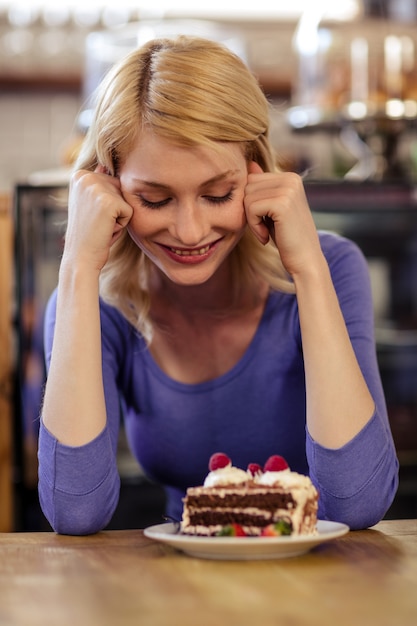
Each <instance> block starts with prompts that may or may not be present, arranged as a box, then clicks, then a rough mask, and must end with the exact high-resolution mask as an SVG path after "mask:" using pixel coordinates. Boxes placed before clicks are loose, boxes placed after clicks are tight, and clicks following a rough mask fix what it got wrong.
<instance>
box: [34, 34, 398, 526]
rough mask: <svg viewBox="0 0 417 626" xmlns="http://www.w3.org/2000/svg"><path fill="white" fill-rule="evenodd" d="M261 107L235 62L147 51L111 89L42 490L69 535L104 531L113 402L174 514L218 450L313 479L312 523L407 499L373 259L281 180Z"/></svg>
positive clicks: (91, 138) (95, 158)
mask: <svg viewBox="0 0 417 626" xmlns="http://www.w3.org/2000/svg"><path fill="white" fill-rule="evenodd" d="M268 114H269V110H268V102H267V100H266V99H265V97H264V95H263V93H262V91H261V89H260V88H259V86H258V84H257V82H256V80H255V79H254V78H253V76H252V75H251V73H250V72H249V71H248V69H247V68H246V67H245V65H244V64H243V63H242V61H241V60H240V59H239V58H237V57H236V56H234V55H233V54H232V53H231V52H230V51H229V50H227V49H226V48H224V47H222V46H220V45H219V44H217V43H214V42H210V41H207V40H203V39H199V38H188V37H179V38H177V39H174V40H155V41H151V42H149V43H148V44H146V45H145V46H144V47H142V48H141V49H139V50H135V51H134V52H132V53H131V54H130V55H129V56H128V57H127V58H126V59H124V60H123V61H122V62H121V63H120V64H118V65H117V66H116V67H115V68H113V70H112V71H111V72H110V73H109V75H108V76H107V78H106V79H105V80H104V82H103V85H102V87H101V91H100V97H99V99H98V102H97V106H96V113H95V118H94V120H93V122H92V125H91V128H90V130H89V133H88V136H87V138H86V140H85V143H84V145H83V148H82V151H81V153H80V155H79V159H78V162H77V164H76V171H75V173H74V175H73V178H72V181H71V185H70V194H69V217H68V226H67V233H66V240H65V247H64V252H63V257H62V262H61V267H60V274H59V284H58V289H57V293H56V294H54V296H53V298H52V299H51V302H50V306H49V308H48V312H47V319H46V351H47V361H48V364H49V374H48V381H47V385H46V390H45V398H44V406H43V413H42V424H41V432H40V440H39V491H40V500H41V504H42V507H43V510H44V513H45V515H46V517H47V518H48V520H49V521H50V523H51V525H52V527H53V528H54V529H55V530H56V531H57V532H60V533H69V534H83V533H93V532H96V531H98V530H100V529H101V528H103V527H105V525H106V524H107V523H108V522H109V520H110V519H111V516H112V513H113V511H114V509H115V507H116V505H117V501H118V494H119V477H118V473H117V467H116V445H117V438H118V429H119V416H120V413H121V410H120V409H121V407H122V410H123V414H124V419H125V424H126V430H127V435H128V438H129V442H130V445H131V448H132V450H133V452H134V454H135V455H136V457H137V459H138V461H139V462H140V464H141V466H142V467H143V469H144V470H145V472H147V474H148V475H149V476H150V477H152V478H153V479H154V480H156V481H158V482H160V483H161V484H162V485H164V486H165V488H166V493H167V502H168V504H167V514H168V515H169V516H171V517H172V518H174V519H180V517H181V511H182V501H181V498H182V497H183V495H184V491H185V489H186V488H187V486H190V485H193V484H201V482H202V480H203V479H204V477H205V475H206V473H207V463H208V459H209V457H210V455H211V454H212V453H213V452H215V451H218V450H221V451H223V452H225V453H227V454H228V455H229V456H230V457H231V458H233V461H234V464H235V465H238V466H240V467H243V468H245V467H246V466H247V464H248V463H249V462H257V463H259V464H261V465H262V464H263V463H264V461H265V460H266V459H267V458H268V456H269V455H271V454H274V453H278V454H281V455H282V456H284V457H285V458H286V459H287V461H288V463H289V465H290V467H291V469H293V470H296V471H299V472H304V473H309V474H310V476H311V478H312V480H313V481H314V483H315V484H316V486H317V488H318V489H319V491H320V505H319V517H321V518H323V519H332V520H337V521H343V522H346V523H347V524H349V525H350V526H351V527H352V528H362V527H366V526H369V525H371V524H374V523H376V522H377V521H378V520H380V519H381V517H382V516H383V515H384V514H385V512H386V510H387V509H388V507H389V506H390V504H391V502H392V500H393V497H394V494H395V491H396V488H397V461H396V456H395V450H394V445H393V441H392V437H391V433H390V428H389V423H388V418H387V413H386V408H385V402H384V397H383V391H382V388H381V383H380V378H379V374H378V368H377V362H376V356H375V346H374V338H373V308H372V301H371V294H370V286H369V280H368V275H367V269H366V262H365V260H364V258H363V256H362V255H361V253H360V252H359V251H358V249H357V248H356V247H355V246H354V245H353V244H352V243H351V242H349V241H347V240H345V239H343V238H341V237H338V236H336V235H333V234H329V233H317V231H316V228H315V226H314V222H313V219H312V216H311V213H310V210H309V206H308V203H307V201H306V197H305V194H304V190H303V185H302V182H301V180H300V178H299V177H298V176H297V175H295V174H293V173H285V172H281V171H279V169H278V168H277V167H276V162H275V156H274V154H273V150H272V148H271V146H270V143H269V140H268Z"/></svg>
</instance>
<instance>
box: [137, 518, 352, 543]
mask: <svg viewBox="0 0 417 626" xmlns="http://www.w3.org/2000/svg"><path fill="white" fill-rule="evenodd" d="M177 526H178V523H177V522H163V523H160V524H154V525H152V526H148V527H147V528H145V529H144V531H143V532H144V535H145V537H147V538H149V539H153V540H155V541H161V542H165V543H170V544H171V545H174V544H175V546H176V547H178V548H180V549H184V550H186V548H187V546H189V547H190V548H194V547H195V548H198V546H203V545H204V546H207V545H211V546H212V547H213V548H214V547H219V546H220V547H221V546H225V547H227V546H228V547H232V546H237V545H239V546H241V547H247V546H248V545H249V546H252V547H255V546H266V545H270V546H271V547H272V546H273V547H278V546H280V545H281V546H284V545H285V546H289V545H291V544H296V545H300V546H306V545H307V546H309V545H311V546H312V547H314V546H315V545H317V544H320V543H323V542H325V541H330V540H331V539H337V538H339V537H343V536H344V535H345V534H347V533H348V532H349V531H350V528H349V526H348V525H347V524H344V523H343V522H333V521H331V520H317V530H318V532H317V534H314V535H313V534H312V535H287V536H278V537H205V536H201V535H199V536H192V535H183V534H180V533H177V532H174V530H175V528H176V527H177Z"/></svg>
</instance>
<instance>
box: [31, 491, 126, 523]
mask: <svg viewBox="0 0 417 626" xmlns="http://www.w3.org/2000/svg"><path fill="white" fill-rule="evenodd" d="M118 499H119V491H118V490H117V492H116V491H114V492H113V493H112V494H111V495H109V497H107V498H103V499H100V505H98V502H97V499H96V498H95V497H92V494H89V495H87V496H85V495H84V496H78V495H72V494H59V493H57V492H56V491H55V492H53V491H52V490H45V489H43V488H42V485H40V486H39V502H40V505H41V508H42V511H43V514H44V515H45V517H46V519H47V520H48V522H49V524H50V525H51V527H52V529H53V530H54V531H55V532H56V533H58V534H60V535H93V534H95V533H98V532H100V531H101V530H103V529H104V528H105V527H106V526H107V524H108V523H109V522H110V520H111V518H112V516H113V513H114V511H115V509H116V506H117V503H118Z"/></svg>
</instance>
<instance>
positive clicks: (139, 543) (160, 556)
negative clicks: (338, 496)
mask: <svg viewBox="0 0 417 626" xmlns="http://www.w3.org/2000/svg"><path fill="white" fill-rule="evenodd" d="M0 623H1V624H5V625H7V626H38V625H39V626H48V625H53V626H63V625H71V626H74V624H77V625H79V626H107V625H108V626H110V625H111V626H119V625H120V626H130V625H133V624H134V625H135V626H137V625H140V626H171V625H177V624H178V626H272V625H274V626H281V625H282V626H304V625H306V624H308V625H314V626H316V625H317V626H328V625H329V626H330V625H331V626H357V625H360V626H362V625H363V626H374V625H375V626H415V624H417V520H401V521H384V522H381V523H380V524H378V525H377V526H376V527H374V528H373V529H370V530H365V531H356V532H350V533H348V535H346V536H344V537H342V538H340V539H335V540H333V541H331V542H328V543H325V544H323V545H322V546H319V547H317V548H315V549H314V550H313V551H312V552H310V553H308V554H306V555H303V556H299V557H294V558H288V559H277V560H270V561H269V560H268V561H210V560H201V559H194V558H191V557H189V556H186V555H183V554H182V553H180V552H177V551H175V550H174V549H173V548H169V547H167V546H165V545H164V544H159V543H156V542H153V541H152V540H151V539H147V538H145V537H144V535H143V532H142V531H140V530H137V531H136V530H133V531H132V530H129V531H107V532H103V533H99V534H97V535H94V536H90V537H65V536H58V535H55V534H53V533H22V534H19V533H15V534H3V535H0Z"/></svg>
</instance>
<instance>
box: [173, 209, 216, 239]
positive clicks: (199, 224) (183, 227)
mask: <svg viewBox="0 0 417 626" xmlns="http://www.w3.org/2000/svg"><path fill="white" fill-rule="evenodd" d="M170 232H171V235H172V236H173V237H175V239H176V240H177V241H178V242H179V243H181V244H182V245H184V246H187V247H189V248H192V247H194V246H198V245H199V244H200V243H202V242H203V241H204V240H205V239H206V238H207V235H208V234H209V233H210V225H209V223H208V220H207V213H206V211H204V209H203V208H201V207H199V206H198V205H197V204H195V203H193V202H189V203H186V204H185V203H184V204H181V205H180V206H178V207H177V210H176V211H175V213H174V218H173V221H172V224H171V228H170Z"/></svg>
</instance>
